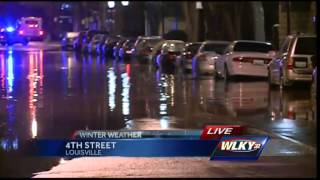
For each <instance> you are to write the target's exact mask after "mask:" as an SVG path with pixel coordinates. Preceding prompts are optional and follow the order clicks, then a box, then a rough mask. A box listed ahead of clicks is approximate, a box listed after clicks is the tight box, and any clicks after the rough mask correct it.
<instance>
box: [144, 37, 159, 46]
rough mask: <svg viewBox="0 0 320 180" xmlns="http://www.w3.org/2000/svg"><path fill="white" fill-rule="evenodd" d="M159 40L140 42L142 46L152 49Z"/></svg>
mask: <svg viewBox="0 0 320 180" xmlns="http://www.w3.org/2000/svg"><path fill="white" fill-rule="evenodd" d="M160 41H161V39H145V40H143V41H142V44H143V46H148V47H152V46H155V45H156V44H157V43H158V42H160Z"/></svg>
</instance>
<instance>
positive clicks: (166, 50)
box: [157, 40, 185, 69]
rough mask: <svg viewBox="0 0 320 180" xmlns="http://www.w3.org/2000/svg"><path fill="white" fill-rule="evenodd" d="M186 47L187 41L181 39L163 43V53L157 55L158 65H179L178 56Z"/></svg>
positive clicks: (169, 66)
mask: <svg viewBox="0 0 320 180" xmlns="http://www.w3.org/2000/svg"><path fill="white" fill-rule="evenodd" d="M184 48H185V42H183V41H180V40H173V41H172V40H171V41H167V42H165V43H163V44H162V46H161V53H160V54H159V55H158V56H157V67H160V69H164V68H175V67H177V66H178V61H177V59H178V58H177V57H178V56H181V54H182V52H183V50H184Z"/></svg>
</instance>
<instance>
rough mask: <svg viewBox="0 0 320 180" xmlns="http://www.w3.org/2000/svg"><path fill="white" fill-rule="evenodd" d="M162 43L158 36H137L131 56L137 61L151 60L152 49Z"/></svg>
mask: <svg viewBox="0 0 320 180" xmlns="http://www.w3.org/2000/svg"><path fill="white" fill-rule="evenodd" d="M160 41H163V39H162V38H161V37H160V36H139V37H138V38H137V40H136V42H135V44H134V48H133V54H134V55H135V56H137V57H138V58H139V59H148V60H151V52H152V49H153V47H154V46H155V45H156V44H157V43H159V42H160Z"/></svg>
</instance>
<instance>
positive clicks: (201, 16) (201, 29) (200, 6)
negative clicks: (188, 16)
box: [196, 1, 204, 41]
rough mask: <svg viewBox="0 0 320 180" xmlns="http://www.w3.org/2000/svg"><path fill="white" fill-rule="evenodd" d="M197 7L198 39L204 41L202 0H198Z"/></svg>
mask: <svg viewBox="0 0 320 180" xmlns="http://www.w3.org/2000/svg"><path fill="white" fill-rule="evenodd" d="M196 9H198V10H199V18H198V21H199V22H198V26H199V27H198V28H199V30H198V40H199V41H203V40H204V36H203V32H204V28H203V6H202V2H201V1H197V2H196Z"/></svg>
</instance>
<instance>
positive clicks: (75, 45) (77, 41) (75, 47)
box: [73, 31, 87, 51]
mask: <svg viewBox="0 0 320 180" xmlns="http://www.w3.org/2000/svg"><path fill="white" fill-rule="evenodd" d="M86 33H87V31H82V32H80V33H79V35H78V37H76V38H75V39H74V40H73V50H75V51H80V50H81V47H82V42H83V39H84V37H85V35H86Z"/></svg>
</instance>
